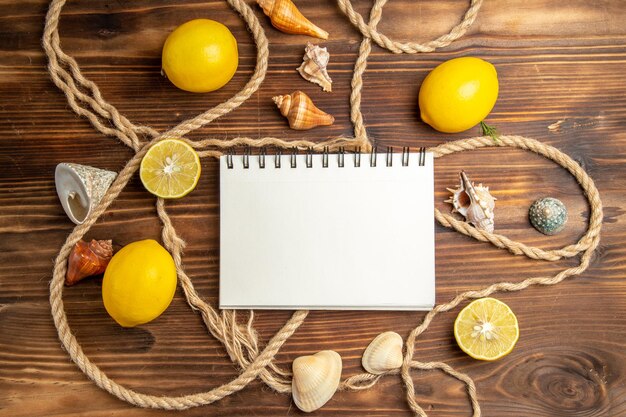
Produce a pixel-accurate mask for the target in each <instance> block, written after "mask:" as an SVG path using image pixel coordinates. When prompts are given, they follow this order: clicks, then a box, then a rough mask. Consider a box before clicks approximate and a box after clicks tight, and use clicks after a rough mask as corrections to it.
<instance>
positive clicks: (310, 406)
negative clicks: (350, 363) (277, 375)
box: [291, 350, 342, 413]
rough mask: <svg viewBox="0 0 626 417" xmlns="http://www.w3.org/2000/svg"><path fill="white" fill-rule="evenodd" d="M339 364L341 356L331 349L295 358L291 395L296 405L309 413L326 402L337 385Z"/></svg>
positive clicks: (339, 374)
mask: <svg viewBox="0 0 626 417" xmlns="http://www.w3.org/2000/svg"><path fill="white" fill-rule="evenodd" d="M341 366H342V364H341V356H339V354H338V353H337V352H334V351H332V350H323V351H321V352H318V353H316V354H315V355H311V356H300V357H299V358H296V359H295V360H294V361H293V365H292V370H293V379H292V382H291V391H292V393H291V395H292V396H293V401H294V402H295V403H296V406H297V407H298V408H299V409H300V410H302V411H304V412H306V413H310V412H311V411H315V410H317V409H318V408H320V407H322V406H323V405H324V404H326V403H327V402H328V400H330V399H331V398H332V396H333V394H334V393H335V391H337V387H338V386H339V380H340V379H341Z"/></svg>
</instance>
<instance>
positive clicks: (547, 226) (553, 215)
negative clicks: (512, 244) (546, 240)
mask: <svg viewBox="0 0 626 417" xmlns="http://www.w3.org/2000/svg"><path fill="white" fill-rule="evenodd" d="M528 218H529V219H530V222H531V223H532V225H533V226H534V227H535V229H537V230H538V231H540V232H541V233H543V234H546V235H554V234H556V233H558V232H560V231H561V230H563V228H565V224H566V223H567V209H566V208H565V205H564V204H563V203H562V202H561V201H560V200H557V199H556V198H551V197H546V198H540V199H539V200H537V201H535V202H534V203H533V204H532V205H531V206H530V209H529V210H528Z"/></svg>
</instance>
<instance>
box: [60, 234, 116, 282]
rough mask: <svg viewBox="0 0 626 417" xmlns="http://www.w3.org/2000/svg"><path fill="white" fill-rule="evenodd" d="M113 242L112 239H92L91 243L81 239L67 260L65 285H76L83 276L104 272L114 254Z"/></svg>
mask: <svg viewBox="0 0 626 417" xmlns="http://www.w3.org/2000/svg"><path fill="white" fill-rule="evenodd" d="M111 243H112V242H111V241H110V240H92V241H91V242H89V243H87V242H85V241H84V240H79V241H78V243H76V245H74V247H73V248H72V252H70V256H69V258H68V261H67V274H66V275H65V285H68V286H69V285H74V284H76V283H77V282H78V281H80V280H82V279H83V278H87V277H90V276H92V275H97V274H101V273H103V272H104V271H105V269H106V267H107V265H108V264H109V261H110V260H111V257H112V256H113V246H112V245H111Z"/></svg>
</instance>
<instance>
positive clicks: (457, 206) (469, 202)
mask: <svg viewBox="0 0 626 417" xmlns="http://www.w3.org/2000/svg"><path fill="white" fill-rule="evenodd" d="M459 177H460V180H461V184H460V185H459V188H457V189H452V188H448V191H450V192H451V193H452V196H450V198H449V199H448V200H446V201H445V202H446V203H450V204H452V206H453V207H454V208H453V210H452V212H453V213H454V212H458V213H459V214H461V215H462V216H463V217H465V219H466V220H467V222H469V223H471V224H472V225H474V227H476V228H477V229H480V230H485V231H487V232H490V233H492V232H493V230H494V217H495V216H494V212H493V210H494V208H495V206H496V203H495V201H496V198H495V197H493V196H492V195H491V194H490V193H489V187H484V186H483V185H482V184H478V185H474V183H473V182H471V181H470V180H469V179H468V178H467V175H465V172H464V171H461V173H460V174H459Z"/></svg>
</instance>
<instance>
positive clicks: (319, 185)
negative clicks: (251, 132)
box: [219, 150, 435, 310]
mask: <svg viewBox="0 0 626 417" xmlns="http://www.w3.org/2000/svg"><path fill="white" fill-rule="evenodd" d="M433 207H434V192H433V157H432V154H430V153H427V152H424V151H423V150H421V151H420V152H417V153H409V152H408V150H405V151H404V152H403V153H396V154H394V153H391V152H390V151H388V152H387V153H379V154H362V155H361V154H351V153H350V154H348V153H346V154H343V153H341V154H330V155H328V154H327V153H324V154H311V153H307V154H304V155H296V154H282V155H265V154H264V153H263V154H261V155H256V156H251V155H236V156H234V155H227V156H223V157H221V158H220V294H219V304H220V308H223V309H290V310H291V309H335V310H339V309H341V310H344V309H346V310H428V309H431V308H432V307H433V305H434V303H435V247H434V218H433V214H434V213H433V211H434V208H433Z"/></svg>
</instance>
